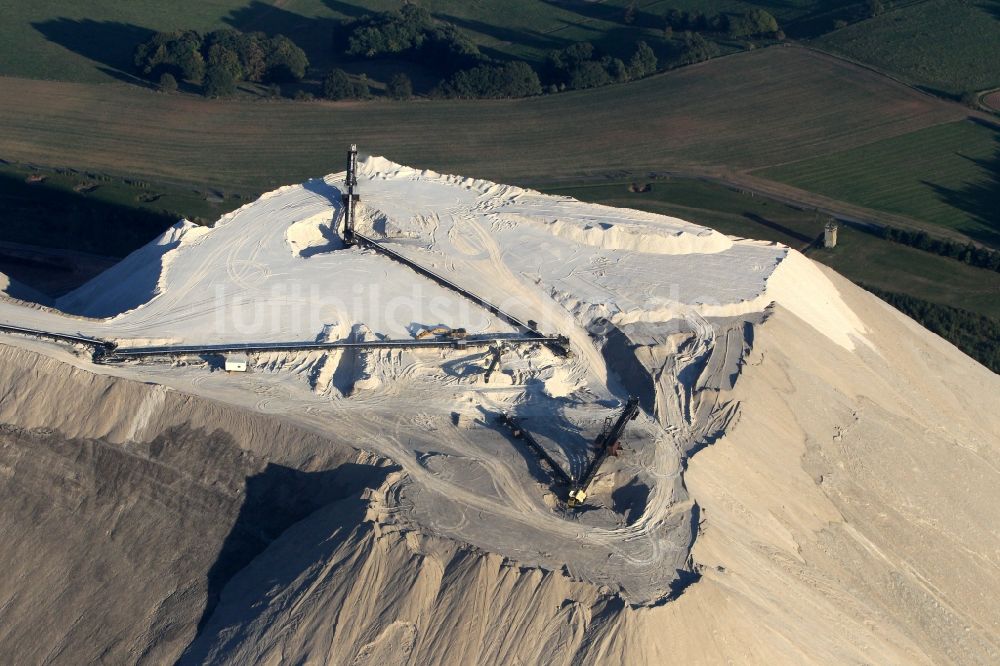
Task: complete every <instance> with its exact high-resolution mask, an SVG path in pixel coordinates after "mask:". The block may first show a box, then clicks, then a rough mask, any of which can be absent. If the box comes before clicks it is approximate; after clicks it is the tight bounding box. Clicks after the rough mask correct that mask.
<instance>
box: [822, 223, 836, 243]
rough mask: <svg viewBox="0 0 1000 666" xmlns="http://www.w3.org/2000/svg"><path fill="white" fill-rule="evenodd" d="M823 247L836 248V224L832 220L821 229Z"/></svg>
mask: <svg viewBox="0 0 1000 666" xmlns="http://www.w3.org/2000/svg"><path fill="white" fill-rule="evenodd" d="M823 247H837V223H836V222H834V221H833V220H830V221H829V222H827V223H826V226H825V227H823Z"/></svg>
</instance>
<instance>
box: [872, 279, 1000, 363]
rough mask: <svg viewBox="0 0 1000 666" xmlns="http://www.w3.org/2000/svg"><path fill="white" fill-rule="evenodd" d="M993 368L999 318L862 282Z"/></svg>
mask: <svg viewBox="0 0 1000 666" xmlns="http://www.w3.org/2000/svg"><path fill="white" fill-rule="evenodd" d="M861 286H863V287H864V288H865V289H867V290H868V291H870V292H872V293H873V294H875V295H876V296H878V297H879V298H881V299H882V300H883V301H885V302H887V303H889V305H891V306H893V307H894V308H896V309H897V310H900V311H901V312H903V313H904V314H906V315H907V316H909V317H911V318H913V319H915V320H916V321H918V322H920V324H921V325H922V326H923V327H924V328H927V329H929V330H930V331H932V332H934V333H937V334H938V335H940V336H941V337H942V338H944V339H945V340H947V341H948V342H950V343H952V344H953V345H955V346H956V347H958V348H959V349H961V350H962V351H963V352H965V353H966V354H968V355H969V356H971V357H972V358H974V359H976V360H977V361H979V362H980V363H982V364H983V365H985V366H986V367H987V368H989V369H990V370H992V371H993V372H997V373H1000V322H997V321H995V320H993V319H990V318H989V317H984V316H983V315H981V314H977V313H975V312H969V311H968V310H961V309H959V308H953V307H949V306H947V305H938V304H937V303H930V302H928V301H924V300H921V299H919V298H914V297H913V296H908V295H906V294H898V293H894V292H889V291H882V290H881V289H876V288H874V287H869V286H867V285H861Z"/></svg>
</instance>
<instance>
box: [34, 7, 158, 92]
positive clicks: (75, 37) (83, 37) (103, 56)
mask: <svg viewBox="0 0 1000 666" xmlns="http://www.w3.org/2000/svg"><path fill="white" fill-rule="evenodd" d="M31 27H33V28H34V29H35V30H37V31H38V32H40V33H42V35H44V36H45V38H46V39H47V40H49V41H50V42H53V43H55V44H59V45H60V46H62V47H64V48H66V49H69V50H70V51H73V52H74V53H78V54H80V55H82V56H83V57H85V58H87V59H88V60H92V61H94V62H95V63H100V64H101V65H103V67H98V68H97V69H99V70H100V71H102V72H104V73H105V74H108V75H110V76H113V77H115V78H118V79H121V80H123V81H127V82H129V83H139V84H143V85H148V83H147V82H145V81H143V80H142V79H140V78H138V77H137V76H134V75H133V74H132V72H133V71H134V70H135V66H134V64H133V60H132V57H133V54H134V53H135V47H136V46H138V45H139V44H141V43H142V42H144V41H146V40H147V39H149V38H150V37H152V36H153V31H152V30H150V29H149V28H143V27H141V26H138V25H132V24H131V23H121V22H119V21H94V20H91V19H80V20H74V19H70V18H65V17H60V18H55V19H51V20H49V21H38V22H35V23H32V24H31Z"/></svg>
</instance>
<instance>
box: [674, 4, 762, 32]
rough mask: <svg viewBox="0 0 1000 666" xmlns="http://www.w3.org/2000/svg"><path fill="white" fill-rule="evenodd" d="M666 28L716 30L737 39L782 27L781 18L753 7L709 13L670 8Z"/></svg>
mask: <svg viewBox="0 0 1000 666" xmlns="http://www.w3.org/2000/svg"><path fill="white" fill-rule="evenodd" d="M663 18H664V21H665V26H664V31H665V32H666V33H667V35H668V36H670V35H672V34H673V32H675V31H690V32H715V33H722V34H725V35H728V36H729V37H732V38H734V39H743V38H747V37H757V36H767V35H777V34H778V33H780V31H781V27H780V26H779V25H778V21H777V19H775V18H774V16H773V15H771V14H770V13H769V12H766V11H764V10H763V9H751V10H750V11H748V12H745V13H742V14H723V13H720V14H705V13H702V12H699V11H694V12H688V11H681V10H679V9H668V10H667V11H666V13H665V14H664V17H663Z"/></svg>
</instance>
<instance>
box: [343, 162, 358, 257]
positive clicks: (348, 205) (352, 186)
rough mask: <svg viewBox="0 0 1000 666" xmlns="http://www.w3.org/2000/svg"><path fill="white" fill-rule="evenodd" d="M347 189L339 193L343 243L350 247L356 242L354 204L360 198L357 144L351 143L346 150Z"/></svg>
mask: <svg viewBox="0 0 1000 666" xmlns="http://www.w3.org/2000/svg"><path fill="white" fill-rule="evenodd" d="M344 185H346V186H347V191H346V192H344V193H343V194H341V195H340V200H341V202H342V203H343V204H344V245H345V246H346V247H351V246H352V245H354V243H355V242H356V239H355V237H354V216H355V210H354V208H355V204H356V203H357V202H358V200H359V199H360V198H361V195H360V194H359V193H358V191H357V188H358V146H357V144H353V143H352V144H351V147H350V149H349V150H348V151H347V176H346V177H345V178H344Z"/></svg>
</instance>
